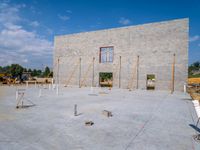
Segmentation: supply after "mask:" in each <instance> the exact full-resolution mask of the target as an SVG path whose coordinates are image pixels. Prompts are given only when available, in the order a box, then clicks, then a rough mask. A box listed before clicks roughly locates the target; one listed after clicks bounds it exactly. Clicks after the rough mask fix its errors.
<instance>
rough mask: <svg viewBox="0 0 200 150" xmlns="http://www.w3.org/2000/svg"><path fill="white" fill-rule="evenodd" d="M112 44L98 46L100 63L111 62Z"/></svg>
mask: <svg viewBox="0 0 200 150" xmlns="http://www.w3.org/2000/svg"><path fill="white" fill-rule="evenodd" d="M113 49H114V48H113V46H109V47H101V48H100V58H99V60H100V61H99V62H100V63H111V62H113Z"/></svg>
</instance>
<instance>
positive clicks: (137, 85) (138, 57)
mask: <svg viewBox="0 0 200 150" xmlns="http://www.w3.org/2000/svg"><path fill="white" fill-rule="evenodd" d="M139 59H140V56H139V55H138V56H137V81H136V82H137V83H136V89H138V87H139Z"/></svg>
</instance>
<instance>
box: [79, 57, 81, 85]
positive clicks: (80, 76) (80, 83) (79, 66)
mask: <svg viewBox="0 0 200 150" xmlns="http://www.w3.org/2000/svg"><path fill="white" fill-rule="evenodd" d="M79 88H81V58H79Z"/></svg>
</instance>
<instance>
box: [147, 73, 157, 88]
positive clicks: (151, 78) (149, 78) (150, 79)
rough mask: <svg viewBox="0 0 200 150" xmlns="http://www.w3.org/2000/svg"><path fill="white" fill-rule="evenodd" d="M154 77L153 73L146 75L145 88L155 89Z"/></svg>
mask: <svg viewBox="0 0 200 150" xmlns="http://www.w3.org/2000/svg"><path fill="white" fill-rule="evenodd" d="M155 83H156V79H155V75H154V74H148V75H147V90H155V85H156V84H155Z"/></svg>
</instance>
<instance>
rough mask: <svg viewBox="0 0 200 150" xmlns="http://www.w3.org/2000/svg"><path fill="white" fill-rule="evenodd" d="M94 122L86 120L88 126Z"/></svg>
mask: <svg viewBox="0 0 200 150" xmlns="http://www.w3.org/2000/svg"><path fill="white" fill-rule="evenodd" d="M93 124H94V122H92V121H85V125H86V126H92V125H93Z"/></svg>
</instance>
